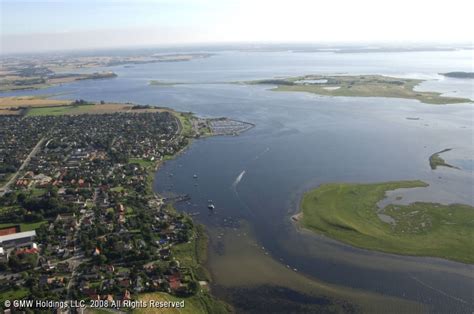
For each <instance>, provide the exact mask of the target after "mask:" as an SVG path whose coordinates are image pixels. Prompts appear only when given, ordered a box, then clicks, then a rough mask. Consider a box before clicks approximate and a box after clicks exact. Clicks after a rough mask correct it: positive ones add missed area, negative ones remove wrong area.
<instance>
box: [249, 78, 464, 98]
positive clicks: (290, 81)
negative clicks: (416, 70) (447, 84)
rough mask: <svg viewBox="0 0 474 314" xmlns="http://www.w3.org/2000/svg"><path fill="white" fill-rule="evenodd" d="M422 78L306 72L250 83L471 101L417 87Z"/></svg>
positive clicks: (325, 91) (346, 93)
mask: <svg viewBox="0 0 474 314" xmlns="http://www.w3.org/2000/svg"><path fill="white" fill-rule="evenodd" d="M422 82H423V80H417V79H408V78H396V77H388V76H382V75H351V76H344V75H341V76H338V75H306V76H300V77H290V78H284V79H268V80H259V81H252V82H248V83H250V84H268V85H276V86H277V87H276V88H274V89H272V90H274V91H283V92H308V93H313V94H318V95H324V96H345V97H389V98H405V99H415V100H418V101H420V102H422V103H426V104H454V103H465V102H472V100H471V99H468V98H459V97H446V96H442V95H441V93H438V92H420V91H416V90H415V86H417V85H418V84H420V83H422Z"/></svg>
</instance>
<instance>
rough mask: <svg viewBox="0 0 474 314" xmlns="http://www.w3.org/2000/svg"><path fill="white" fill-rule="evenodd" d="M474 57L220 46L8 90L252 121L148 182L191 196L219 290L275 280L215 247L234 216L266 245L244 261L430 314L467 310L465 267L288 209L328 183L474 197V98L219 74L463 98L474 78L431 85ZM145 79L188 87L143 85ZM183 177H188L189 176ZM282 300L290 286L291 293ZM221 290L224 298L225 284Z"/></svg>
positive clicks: (437, 197)
mask: <svg viewBox="0 0 474 314" xmlns="http://www.w3.org/2000/svg"><path fill="white" fill-rule="evenodd" d="M471 66H472V59H471V52H469V51H468V52H466V51H454V52H415V53H385V54H377V53H371V54H363V53H357V54H334V53H290V52H273V53H270V52H265V53H264V52H232V51H228V52H220V53H219V54H217V55H215V56H213V57H211V58H208V59H199V60H194V61H191V62H181V63H176V62H175V63H158V64H146V65H134V66H133V67H127V68H125V67H123V66H121V67H114V68H111V69H110V68H109V70H113V71H115V72H116V73H117V74H118V75H119V77H117V78H115V79H110V80H98V81H83V82H78V83H73V84H68V85H63V86H59V87H53V88H49V89H45V90H41V91H34V92H31V91H24V92H15V93H6V94H5V95H7V94H8V95H11V94H14V95H21V94H28V95H30V94H45V93H47V94H55V93H59V95H57V96H56V97H57V98H66V99H71V98H83V99H86V100H96V101H97V100H106V101H119V102H126V101H131V102H137V103H142V104H153V105H160V106H169V107H171V108H174V109H178V110H184V111H193V112H195V113H197V114H198V115H201V116H209V117H219V116H227V117H230V118H234V119H239V120H244V121H248V122H251V123H254V124H256V127H255V128H253V129H252V130H250V131H248V132H246V133H244V134H242V135H240V136H238V137H213V138H206V139H201V140H198V141H195V142H194V143H193V144H192V145H191V146H190V147H189V148H188V149H187V150H186V151H185V152H183V154H181V155H180V156H179V157H178V158H176V159H175V160H172V161H169V162H166V164H165V165H164V166H163V167H162V168H161V170H160V171H159V173H158V174H157V175H156V180H155V190H156V191H158V192H160V193H165V194H166V193H187V194H190V195H191V203H190V204H187V203H182V204H180V205H179V208H180V209H182V210H185V211H188V212H191V213H200V214H198V215H197V216H195V219H197V220H198V221H199V222H202V223H204V224H206V225H207V226H208V229H209V231H210V234H211V245H212V247H214V248H218V249H215V250H214V249H213V250H211V252H210V260H209V265H210V268H211V272H212V273H213V275H214V279H215V284H216V285H220V286H225V287H227V288H226V289H230V290H229V291H237V293H243V292H242V291H246V290H245V289H244V290H242V289H240V288H242V286H243V285H244V283H242V282H241V281H239V278H238V277H239V274H240V275H242V276H241V278H253V277H251V276H249V277H244V275H249V274H250V273H251V275H252V276H254V277H255V283H254V285H264V281H265V280H269V279H268V278H273V279H272V280H273V281H272V282H271V284H273V285H275V283H276V282H279V280H283V277H280V276H276V275H275V274H266V275H265V274H262V272H260V273H258V272H254V271H252V269H242V268H241V267H238V266H235V267H237V268H235V269H232V268H229V267H233V266H232V265H234V264H232V263H230V261H229V259H228V258H226V257H228V256H226V253H225V252H230V251H231V250H229V246H232V245H235V246H237V244H238V241H239V240H238V239H237V238H232V239H233V240H232V241H228V242H226V243H225V244H223V243H224V242H223V239H224V237H225V236H226V234H227V233H228V232H229V230H232V232H237V233H239V230H240V227H239V226H240V224H239V223H238V222H241V221H243V222H244V223H246V224H248V228H249V229H250V230H251V231H252V241H254V242H255V243H256V244H255V245H257V246H258V247H264V248H265V251H262V252H260V253H257V252H254V251H252V250H250V248H249V247H248V246H242V250H245V251H246V252H247V251H248V254H249V256H252V259H251V260H252V261H254V259H256V260H257V261H255V263H257V264H256V265H261V264H260V262H262V261H266V260H267V259H268V258H270V257H271V258H272V260H273V261H275V262H277V263H278V264H281V265H283V268H285V269H286V265H288V267H289V268H290V269H294V268H296V269H297V270H298V274H305V275H307V276H308V278H312V279H314V280H315V282H324V283H328V284H332V285H337V286H338V287H341V289H342V287H349V288H354V289H357V290H358V291H362V292H372V293H379V294H383V295H386V296H395V297H398V298H402V299H407V300H412V301H416V302H420V303H423V304H427V305H430V306H432V308H431V310H433V311H438V312H448V311H449V312H459V313H470V312H471V311H472V308H473V307H474V305H473V304H474V297H473V293H472V292H473V291H474V280H473V279H474V278H473V277H474V272H473V271H474V267H473V266H471V265H464V264H460V263H455V262H450V261H445V260H441V259H435V258H417V257H405V256H396V255H391V254H383V253H378V252H369V251H365V250H361V249H356V248H353V247H350V246H347V245H344V244H341V243H338V242H337V241H334V240H331V239H327V238H325V237H321V236H317V235H314V234H310V233H308V232H300V231H297V230H296V229H295V227H294V226H293V224H292V223H291V221H290V219H289V217H290V216H291V215H292V214H293V213H295V212H296V211H297V209H298V202H299V198H300V197H301V195H302V193H303V192H304V191H306V190H308V189H310V188H313V187H316V186H317V185H319V184H322V183H327V182H379V181H388V180H401V179H403V180H409V179H421V180H424V181H426V182H427V183H429V184H430V186H429V187H428V188H423V189H421V188H420V189H411V190H406V191H394V192H390V193H388V200H391V201H396V198H397V196H400V195H402V196H403V197H402V199H401V200H400V202H402V203H403V202H411V201H414V200H420V201H436V202H443V203H452V202H460V203H466V204H471V205H473V204H474V200H473V197H472V195H473V193H472V192H473V188H474V182H473V176H472V156H473V155H474V154H473V150H472V140H473V137H472V136H473V111H474V110H473V104H459V105H449V106H436V105H427V104H421V103H419V102H417V101H411V100H401V99H384V98H344V97H340V98H333V97H323V96H318V95H311V94H305V93H286V92H271V91H268V90H267V87H262V86H244V85H234V84H226V83H225V82H233V81H239V80H249V79H262V78H271V77H274V76H293V75H304V74H322V73H328V74H333V73H349V74H386V75H392V76H406V77H414V78H429V79H433V80H434V81H429V82H425V83H423V84H422V86H420V87H419V88H420V89H425V88H430V89H434V90H437V91H440V92H443V93H449V94H450V95H451V94H452V95H473V90H472V84H470V83H469V82H467V81H466V80H459V81H453V80H452V79H440V80H436V79H439V78H440V77H439V75H438V74H437V73H439V72H448V71H470V68H471ZM152 79H155V80H164V81H170V82H188V83H189V84H184V85H176V86H149V85H148V82H149V80H152ZM407 117H417V118H419V119H418V120H410V119H407ZM445 148H453V150H452V151H450V152H448V153H446V154H445V155H443V157H444V158H445V159H446V161H447V162H448V163H452V164H453V165H456V166H459V167H460V168H461V170H456V169H449V168H443V167H440V168H439V169H437V170H434V171H433V170H431V168H430V166H429V162H428V158H429V156H430V155H431V154H433V153H434V152H437V151H440V150H442V149H445ZM170 173H172V174H173V176H170V175H169V174H170ZM193 174H198V179H197V180H196V179H193ZM209 199H212V200H213V202H214V204H215V205H216V210H215V213H214V214H209V211H208V209H207V204H208V200H209ZM223 228H224V229H223ZM234 229H235V230H234ZM222 230H224V231H222ZM221 232H222V233H223V235H221ZM219 236H220V237H221V238H222V239H221V238H218V237H219ZM226 247H227V250H226V249H225V248H226ZM219 248H220V249H219ZM265 253H267V254H268V255H266V254H265ZM242 254H244V252H242ZM259 261H260V262H259ZM252 265H254V264H252ZM274 267H275V268H274V269H275V271H276V272H280V271H281V270H279V268H278V266H276V265H275V266H274ZM219 269H226V270H227V271H228V272H230V273H235V274H236V275H235V276H229V275H228V273H223V272H219V271H217V270H219ZM257 279H258V280H257ZM284 280H286V281H288V284H287V285H293V288H292V289H297V288H298V286H297V285H295V284H292V283H293V282H300V281H298V280H297V279H296V278H294V277H293V276H291V275H289V274H287V275H285V277H284ZM232 287H234V288H236V289H233V288H232ZM267 288H268V287H267ZM252 289H253V290H249V291H252V293H255V290H254V289H255V287H253V288H252ZM302 289H303V288H302ZM308 289H309V288H308ZM303 290H304V289H303ZM262 291H264V290H262ZM265 291H266V290H265ZM305 291H306V292H307V291H308V290H305ZM262 293H263V292H262ZM263 295H265V293H263ZM223 296H224V295H223ZM291 296H292V293H288V298H289V299H291V298H292V297H291ZM340 297H341V298H344V297H345V296H344V295H341V296H340ZM226 298H227V299H228V300H230V301H232V299H233V298H232V293H230V296H229V294H227V296H226ZM298 299H300V297H294V298H292V299H291V300H292V302H294V301H295V300H298ZM303 299H304V298H302V299H301V300H303ZM387 306H388V305H387ZM435 309H436V310H435Z"/></svg>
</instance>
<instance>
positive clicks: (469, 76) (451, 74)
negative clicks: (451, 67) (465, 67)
mask: <svg viewBox="0 0 474 314" xmlns="http://www.w3.org/2000/svg"><path fill="white" fill-rule="evenodd" d="M440 74H441V75H443V76H446V77H452V78H461V79H474V72H447V73H440Z"/></svg>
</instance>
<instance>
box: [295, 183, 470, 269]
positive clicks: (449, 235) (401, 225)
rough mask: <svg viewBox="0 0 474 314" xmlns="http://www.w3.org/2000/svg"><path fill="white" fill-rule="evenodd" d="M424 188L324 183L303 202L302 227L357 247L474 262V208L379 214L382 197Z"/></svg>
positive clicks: (396, 209) (398, 209) (421, 206)
mask: <svg viewBox="0 0 474 314" xmlns="http://www.w3.org/2000/svg"><path fill="white" fill-rule="evenodd" d="M423 186H426V184H425V183H424V182H421V181H398V182H385V183H375V184H346V183H333V184H324V185H321V186H320V187H319V188H317V189H314V190H312V191H309V192H307V193H306V194H305V195H304V197H303V200H302V203H301V207H302V213H303V217H302V218H301V220H300V223H301V225H302V226H303V227H304V228H306V229H309V230H312V231H314V232H317V233H320V234H324V235H326V236H329V237H331V238H334V239H337V240H340V241H342V242H345V243H348V244H350V245H354V246H357V247H361V248H367V249H372V250H379V251H384V252H390V253H397V254H406V255H421V256H434V257H442V258H446V259H451V260H455V261H460V262H464V263H474V241H472V239H474V208H473V207H471V206H468V205H461V204H452V205H441V204H436V203H421V202H417V203H412V204H409V205H393V204H392V205H388V206H387V207H385V208H384V210H383V214H385V215H388V216H390V217H391V218H393V220H394V223H392V224H390V223H386V222H383V221H382V220H381V219H380V218H379V217H378V215H377V205H376V204H377V202H378V201H380V200H382V199H383V198H384V197H385V192H386V191H389V190H395V189H399V188H414V187H423Z"/></svg>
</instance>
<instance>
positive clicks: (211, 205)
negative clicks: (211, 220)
mask: <svg viewBox="0 0 474 314" xmlns="http://www.w3.org/2000/svg"><path fill="white" fill-rule="evenodd" d="M207 208H209V209H210V210H214V208H216V206H214V204H209V205H207Z"/></svg>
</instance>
